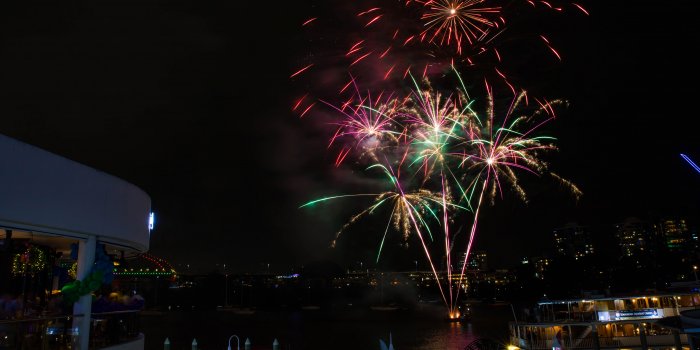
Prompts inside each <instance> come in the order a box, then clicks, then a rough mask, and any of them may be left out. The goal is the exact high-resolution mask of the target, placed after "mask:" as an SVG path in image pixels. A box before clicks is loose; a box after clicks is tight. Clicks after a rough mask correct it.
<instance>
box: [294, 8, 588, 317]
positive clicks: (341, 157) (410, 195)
mask: <svg viewBox="0 0 700 350" xmlns="http://www.w3.org/2000/svg"><path fill="white" fill-rule="evenodd" d="M360 3H364V2H362V1H361V2H360ZM492 3H493V2H489V1H486V0H463V1H459V0H452V1H451V0H403V1H396V0H394V1H393V2H388V1H387V2H386V4H384V5H386V6H368V7H367V8H364V9H362V10H359V11H350V13H354V17H355V18H356V19H357V20H358V21H360V23H361V25H360V26H359V27H358V28H355V29H353V30H354V31H352V32H349V33H348V36H353V37H354V36H356V34H357V33H360V34H361V35H365V37H364V38H362V39H359V40H356V41H354V42H353V43H352V44H350V45H349V47H348V49H347V51H345V52H344V54H343V57H344V59H346V60H347V61H348V63H347V65H346V66H345V68H344V69H345V70H346V71H347V72H348V74H347V76H349V79H348V81H347V82H344V83H343V84H341V85H340V88H339V89H338V94H336V95H330V96H325V97H324V98H321V99H315V98H311V97H309V94H308V93H307V94H305V95H304V96H303V97H301V98H299V99H298V100H297V101H295V103H294V107H293V110H294V111H298V114H299V116H300V117H303V116H305V115H307V113H309V111H310V110H311V108H312V107H314V106H317V104H316V103H317V101H318V102H320V104H319V105H320V106H326V107H328V108H327V109H326V111H327V112H329V113H330V114H331V115H332V117H331V118H332V122H331V124H332V125H334V126H335V131H334V132H333V136H332V137H331V138H330V140H329V141H328V147H329V148H331V149H334V150H337V155H336V157H335V166H336V167H339V166H341V165H343V166H348V167H361V168H362V169H364V174H366V175H367V176H368V177H370V178H374V177H376V175H377V174H379V175H380V176H379V178H381V179H384V182H385V183H386V184H387V187H386V189H385V190H384V191H380V192H377V193H359V194H357V193H350V194H336V195H334V196H329V197H325V198H320V199H316V200H313V201H310V202H308V203H306V204H304V205H302V207H303V208H309V207H312V206H314V205H316V204H319V203H326V202H337V201H339V200H352V201H359V200H363V199H362V198H366V199H364V200H370V201H371V203H370V205H369V206H368V207H367V208H366V209H364V210H361V211H360V212H359V213H356V214H355V215H353V216H352V217H351V218H350V220H349V221H348V222H347V223H346V224H345V225H344V226H343V227H342V228H341V229H340V230H339V231H338V232H337V234H336V236H335V239H334V241H333V244H334V245H335V242H336V240H338V239H340V238H341V237H342V233H343V232H344V231H345V230H346V229H347V228H348V227H350V226H351V225H353V224H354V223H356V222H357V221H359V220H361V219H363V218H364V217H366V216H369V215H373V214H375V215H386V217H387V220H386V225H385V229H384V230H383V232H378V233H377V242H378V249H377V260H379V258H380V257H381V253H382V250H383V249H384V244H385V242H386V239H387V236H388V235H389V234H390V232H392V231H397V232H399V233H400V234H401V238H402V240H403V241H404V242H409V241H410V240H411V239H412V237H413V236H415V237H416V238H417V241H418V242H419V243H420V246H421V248H422V250H423V252H424V253H425V255H426V259H427V261H428V263H429V266H430V269H431V271H432V273H433V276H434V278H435V280H436V282H437V285H438V286H439V291H440V294H441V296H442V299H443V300H444V302H445V304H446V306H447V308H448V312H449V314H450V317H453V316H455V317H456V314H457V313H458V311H457V305H458V302H459V296H460V292H461V290H462V289H463V286H464V285H465V284H466V283H467V281H466V280H465V272H466V270H465V269H466V266H467V265H468V264H467V263H468V259H469V254H470V252H471V249H472V246H473V244H474V242H475V238H476V236H477V232H478V231H479V230H478V222H479V216H480V213H481V212H482V211H483V207H484V205H485V203H491V204H494V203H495V202H496V200H497V199H498V198H505V191H506V190H509V191H511V192H513V193H515V194H516V196H517V197H519V198H520V199H521V200H523V201H525V202H527V195H526V192H525V190H524V188H523V187H522V186H521V184H520V181H519V179H520V176H522V175H523V174H533V175H536V176H542V175H547V176H550V177H551V178H552V179H555V180H556V181H558V182H559V183H560V184H562V185H564V186H565V187H567V188H568V189H569V190H570V191H571V192H572V193H573V194H574V195H575V196H576V197H578V196H579V195H580V194H581V191H580V190H579V189H578V188H577V187H576V186H575V185H574V184H573V183H571V182H569V181H567V180H565V179H563V178H562V177H560V176H559V175H557V174H555V173H552V172H551V171H550V170H549V168H548V164H547V163H546V162H545V161H544V160H543V158H542V156H543V155H544V154H546V153H547V152H549V151H552V150H555V149H556V147H555V145H554V141H555V139H554V138H553V137H550V136H546V135H543V134H542V129H543V126H545V125H547V124H548V123H549V122H551V121H553V120H554V119H555V118H556V112H557V110H558V109H559V107H560V106H562V105H565V101H562V100H552V101H548V100H546V99H539V98H529V97H528V95H527V93H526V92H525V91H524V90H522V89H518V88H516V87H515V86H514V85H513V84H511V83H510V82H509V81H508V79H506V77H505V75H504V74H502V73H501V72H500V71H498V69H497V68H495V69H496V72H498V79H497V82H496V84H490V83H489V79H488V76H489V74H484V76H483V77H482V79H481V81H482V82H483V83H481V84H482V85H483V88H475V86H478V85H479V83H478V81H465V80H466V79H465V78H464V76H463V75H462V74H461V72H462V71H463V70H465V69H470V68H468V67H469V65H463V64H461V63H464V62H467V63H470V64H471V63H472V58H473V55H474V54H482V53H485V52H486V51H492V52H493V53H495V57H496V60H495V61H496V62H499V61H500V59H501V57H500V55H499V54H498V51H497V50H496V48H495V47H492V46H491V45H492V44H493V39H494V38H496V37H497V36H500V35H503V31H504V28H505V27H506V24H507V21H506V19H504V17H503V16H504V13H505V10H504V9H505V7H504V6H502V5H495V4H492ZM524 3H525V4H529V5H531V6H532V7H547V8H548V9H550V10H552V11H562V8H563V6H558V5H554V4H552V3H549V2H544V1H538V2H533V1H525V2H524ZM568 5H570V6H572V7H574V8H577V9H578V10H579V11H581V12H583V13H584V14H586V15H587V14H588V13H587V11H586V10H585V9H584V8H583V7H581V6H580V5H578V4H571V3H570V4H568ZM399 13H400V14H403V16H402V17H400V18H398V19H397V16H398V14H399ZM318 22H319V19H318V18H317V17H312V18H310V19H308V20H306V21H305V22H304V23H303V26H305V27H306V26H312V25H315V24H318ZM387 28H390V29H387ZM367 33H372V34H373V35H367ZM377 38H382V39H377ZM387 38H388V39H387ZM541 39H542V40H543V41H544V42H545V44H546V46H547V47H548V49H549V50H551V51H552V52H553V53H554V54H555V55H556V56H557V57H558V58H561V57H560V54H559V53H558V52H557V51H556V50H555V49H554V48H553V47H552V46H551V44H550V42H549V40H548V39H547V38H546V37H545V36H541ZM445 53H447V54H445ZM416 57H420V59H416ZM416 62H421V64H420V65H418V66H415V63H416ZM421 65H422V67H421ZM399 66H401V67H399ZM314 67H316V66H315V65H314V63H308V64H307V65H304V66H302V67H300V68H299V69H298V70H297V71H296V72H294V73H293V74H291V78H293V79H294V78H298V77H299V76H302V75H304V74H306V73H307V72H308V71H310V70H312V69H313V68H314ZM360 67H363V68H360ZM368 67H369V68H368ZM431 67H433V68H434V67H439V69H438V70H432V69H431ZM368 71H371V72H372V73H376V72H380V74H379V76H380V77H381V79H379V80H380V81H382V82H381V83H377V79H376V76H373V75H372V74H367V72H368ZM357 72H360V74H359V75H356V73H357ZM437 73H439V74H437ZM473 73H474V72H473V71H470V74H473ZM446 76H449V77H451V81H449V82H448V83H444V82H443V80H446ZM389 77H392V78H394V79H393V80H392V79H389ZM466 82H468V83H469V85H467V84H466ZM363 84H364V85H366V86H369V87H370V88H369V89H367V90H366V91H365V88H362V86H363ZM495 85H498V86H501V85H505V86H507V87H508V88H507V89H505V91H509V92H510V93H511V95H510V97H509V98H502V97H501V96H499V94H498V93H497V92H495V91H494V86H495ZM406 86H411V88H406ZM445 86H447V88H445ZM467 86H470V88H469V89H468V88H467ZM470 90H471V91H470ZM481 91H484V93H483V94H479V92H481ZM332 101H338V102H332ZM501 101H505V102H501ZM463 218H467V220H468V221H469V222H471V225H470V229H469V230H468V232H467V235H465V236H466V237H465V238H462V237H457V234H458V233H459V232H458V231H459V230H453V229H452V226H454V223H455V221H456V220H459V219H463ZM458 238H459V239H458ZM436 249H437V250H439V251H440V259H443V258H444V259H445V261H444V264H440V265H443V266H445V270H444V271H440V270H438V268H437V266H440V265H437V262H436V261H435V258H434V257H433V254H432V253H431V252H433V251H435V250H436ZM457 251H459V252H466V254H465V255H464V259H463V260H462V261H456V259H455V261H453V258H452V257H453V255H454V254H457ZM455 263H457V264H456V265H457V267H456V268H455ZM453 270H454V271H453ZM457 271H458V272H457Z"/></svg>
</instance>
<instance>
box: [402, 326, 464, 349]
mask: <svg viewBox="0 0 700 350" xmlns="http://www.w3.org/2000/svg"><path fill="white" fill-rule="evenodd" d="M476 338H477V337H476V336H475V335H474V333H473V332H472V325H471V323H466V324H460V323H458V322H448V323H447V324H446V326H445V327H437V328H435V329H432V330H430V331H428V332H426V334H425V342H424V343H422V344H419V345H418V347H416V348H415V349H421V350H438V349H440V350H443V349H463V348H464V347H465V346H466V345H467V344H469V343H471V342H472V341H474V340H476ZM397 350H398V349H397Z"/></svg>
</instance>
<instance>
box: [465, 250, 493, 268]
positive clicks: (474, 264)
mask: <svg viewBox="0 0 700 350" xmlns="http://www.w3.org/2000/svg"><path fill="white" fill-rule="evenodd" d="M465 254H466V253H463V254H462V260H461V262H462V263H463V262H464V255H465ZM459 266H462V264H461V263H460V265H459ZM467 269H468V270H472V271H474V270H478V271H486V270H488V259H487V256H486V252H484V251H474V252H470V253H469V261H468V262H467Z"/></svg>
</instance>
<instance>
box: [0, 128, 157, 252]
mask: <svg viewBox="0 0 700 350" xmlns="http://www.w3.org/2000/svg"><path fill="white" fill-rule="evenodd" d="M0 160H1V163H2V164H3V165H4V166H3V167H2V168H1V169H0V228H5V229H11V230H13V231H14V230H16V231H18V233H20V232H25V233H31V234H32V236H33V237H34V238H36V239H41V236H46V237H50V236H60V237H65V238H68V239H72V240H74V239H86V238H88V237H89V236H95V237H96V238H97V241H99V242H102V243H107V244H109V245H111V246H115V247H120V248H122V249H124V250H127V251H132V252H145V251H147V250H148V244H149V237H150V230H149V215H150V212H151V199H150V197H149V196H148V195H147V194H146V193H145V192H144V191H142V190H141V189H140V188H138V187H136V186H134V185H133V184H131V183H128V182H126V181H124V180H121V179H118V178H116V177H114V176H111V175H109V174H106V173H103V172H101V171H98V170H95V169H92V168H90V167H87V166H85V165H82V164H79V163H77V162H74V161H72V160H69V159H66V158H64V157H61V156H58V155H55V154H52V153H49V152H47V151H44V150H42V149H39V148H37V147H34V146H31V145H28V144H25V143H22V142H19V141H17V140H14V139H11V138H9V137H7V136H4V135H0ZM46 237H44V238H46Z"/></svg>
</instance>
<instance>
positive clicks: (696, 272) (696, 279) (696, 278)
mask: <svg viewBox="0 0 700 350" xmlns="http://www.w3.org/2000/svg"><path fill="white" fill-rule="evenodd" d="M693 275H695V283H698V265H693Z"/></svg>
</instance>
